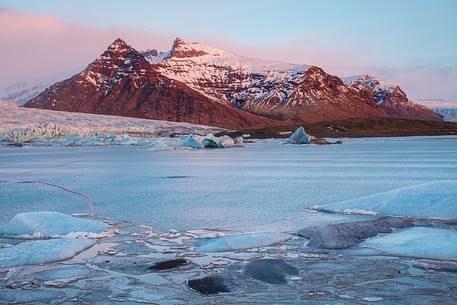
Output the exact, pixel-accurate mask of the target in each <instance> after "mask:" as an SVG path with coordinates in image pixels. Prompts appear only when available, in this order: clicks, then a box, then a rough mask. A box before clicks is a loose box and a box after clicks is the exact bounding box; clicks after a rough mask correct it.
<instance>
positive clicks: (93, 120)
mask: <svg viewBox="0 0 457 305" xmlns="http://www.w3.org/2000/svg"><path fill="white" fill-rule="evenodd" d="M222 130H223V129H222V128H218V127H211V126H204V125H196V124H190V123H179V122H168V121H160V120H148V119H137V118H129V117H121V116H111V115H99V114H86V113H72V112H65V111H53V110H42V109H33V108H25V107H19V106H18V105H16V104H14V103H10V102H2V103H0V138H3V139H5V138H6V139H7V140H9V141H13V142H27V141H37V140H45V139H55V138H65V137H75V136H76V137H81V138H83V140H84V138H89V141H91V140H90V138H96V137H97V136H99V137H100V136H103V137H111V136H113V135H114V136H117V137H120V138H119V139H117V141H116V143H118V142H120V141H122V137H123V135H128V136H130V137H132V138H135V137H136V138H144V137H169V136H171V135H174V134H200V135H205V134H208V133H216V132H219V131H222ZM67 140H69V141H71V139H67ZM75 141H82V140H81V139H75Z"/></svg>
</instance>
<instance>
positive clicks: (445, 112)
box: [417, 99, 457, 122]
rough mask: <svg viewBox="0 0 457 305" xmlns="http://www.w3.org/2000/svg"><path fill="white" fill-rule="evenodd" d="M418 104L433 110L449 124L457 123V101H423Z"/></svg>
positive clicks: (418, 101)
mask: <svg viewBox="0 0 457 305" xmlns="http://www.w3.org/2000/svg"><path fill="white" fill-rule="evenodd" d="M417 103H419V104H421V105H423V106H425V107H427V108H429V109H431V110H433V111H434V112H436V113H437V114H438V115H439V116H441V117H442V118H443V120H445V121H447V122H457V100H438V99H434V100H433V99H422V100H417Z"/></svg>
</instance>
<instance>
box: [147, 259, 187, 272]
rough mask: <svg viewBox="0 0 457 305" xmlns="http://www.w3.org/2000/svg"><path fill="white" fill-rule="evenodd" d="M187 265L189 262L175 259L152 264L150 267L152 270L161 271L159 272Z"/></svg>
mask: <svg viewBox="0 0 457 305" xmlns="http://www.w3.org/2000/svg"><path fill="white" fill-rule="evenodd" d="M187 264H189V262H188V261H187V260H186V259H184V258H176V259H169V260H164V261H160V262H156V263H154V265H152V266H151V267H149V268H150V269H152V270H156V271H161V270H169V269H173V268H177V267H181V266H185V265H187Z"/></svg>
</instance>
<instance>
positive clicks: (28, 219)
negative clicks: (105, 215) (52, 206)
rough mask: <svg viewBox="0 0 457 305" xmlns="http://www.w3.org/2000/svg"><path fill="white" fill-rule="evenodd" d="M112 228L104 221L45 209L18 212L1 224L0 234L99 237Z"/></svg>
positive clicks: (41, 236)
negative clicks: (41, 210)
mask: <svg viewBox="0 0 457 305" xmlns="http://www.w3.org/2000/svg"><path fill="white" fill-rule="evenodd" d="M109 229H110V226H109V225H107V224H106V223H104V222H101V221H97V220H91V219H84V218H78V217H73V216H70V215H67V214H63V213H59V212H52V211H43V212H29V213H19V214H16V215H15V216H14V217H13V218H12V219H11V220H10V221H9V222H8V223H6V224H4V225H2V226H0V234H1V235H7V236H16V237H29V238H30V237H39V238H43V237H45V238H46V237H57V236H65V235H69V234H72V235H74V234H78V235H87V236H90V237H97V236H98V235H99V234H101V233H103V232H105V231H107V230H109Z"/></svg>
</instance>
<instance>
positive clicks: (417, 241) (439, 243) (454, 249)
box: [361, 227, 457, 260]
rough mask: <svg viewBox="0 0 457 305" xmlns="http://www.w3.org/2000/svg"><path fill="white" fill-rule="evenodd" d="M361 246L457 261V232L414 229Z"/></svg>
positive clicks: (412, 255) (398, 253)
mask: <svg viewBox="0 0 457 305" xmlns="http://www.w3.org/2000/svg"><path fill="white" fill-rule="evenodd" d="M361 246H362V247H368V248H372V249H376V250H379V251H382V252H385V253H387V254H393V255H400V256H411V257H421V258H430V259H445V260H446V259H449V260H456V259H457V232H456V231H451V230H446V229H437V228H428V227H413V228H409V229H404V230H401V231H398V232H395V233H392V234H388V235H385V236H377V237H374V238H371V239H368V240H366V241H365V242H363V243H362V244H361Z"/></svg>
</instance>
